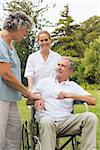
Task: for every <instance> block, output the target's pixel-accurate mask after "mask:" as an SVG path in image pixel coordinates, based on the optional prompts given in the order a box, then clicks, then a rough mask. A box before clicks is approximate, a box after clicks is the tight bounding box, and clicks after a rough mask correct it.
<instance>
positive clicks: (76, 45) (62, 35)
mask: <svg viewBox="0 0 100 150" xmlns="http://www.w3.org/2000/svg"><path fill="white" fill-rule="evenodd" d="M79 30H80V25H78V24H74V20H73V19H72V17H71V16H70V15H69V7H68V5H67V6H64V11H62V12H61V19H59V21H58V23H57V28H55V31H54V32H53V37H54V46H53V49H54V50H55V51H56V52H59V53H60V54H61V55H67V56H73V57H82V55H83V52H81V51H83V49H84V47H85V45H84V43H83V41H82V40H80V39H79V38H80V32H79Z"/></svg>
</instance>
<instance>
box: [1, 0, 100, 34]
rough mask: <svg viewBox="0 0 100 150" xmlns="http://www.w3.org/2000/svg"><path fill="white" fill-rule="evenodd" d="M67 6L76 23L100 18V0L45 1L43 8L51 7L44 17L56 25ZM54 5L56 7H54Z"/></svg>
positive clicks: (2, 0)
mask: <svg viewBox="0 0 100 150" xmlns="http://www.w3.org/2000/svg"><path fill="white" fill-rule="evenodd" d="M8 1H9V0H8ZM33 1H34V0H33ZM35 1H39V0H35ZM2 2H4V0H0V3H2ZM66 4H68V5H69V15H71V16H72V18H73V19H74V21H75V23H81V22H83V21H85V20H87V19H88V18H90V17H92V16H94V15H97V16H100V0H44V2H43V3H42V4H41V6H46V5H48V6H49V10H48V12H46V13H45V14H44V16H45V17H46V18H47V19H48V20H49V21H50V22H52V23H53V24H55V23H57V21H58V19H59V18H60V12H61V11H63V10H64V6H65V5H66ZM54 5H55V7H53V6H54ZM1 13H2V14H3V10H2V9H1ZM0 16H1V15H0ZM0 19H1V17H0ZM1 20H2V19H1ZM44 29H48V30H49V31H52V30H53V29H52V28H47V27H45V28H44Z"/></svg>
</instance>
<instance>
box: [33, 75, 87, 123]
mask: <svg viewBox="0 0 100 150" xmlns="http://www.w3.org/2000/svg"><path fill="white" fill-rule="evenodd" d="M36 89H37V90H38V91H39V92H40V94H41V95H42V97H43V99H44V101H45V108H46V111H45V110H43V111H39V112H37V114H36V115H37V116H38V117H43V116H47V117H50V118H52V119H54V120H55V121H60V120H63V119H65V118H66V116H69V115H71V112H72V110H73V99H72V98H65V99H62V100H61V99H60V100H59V99H57V95H58V94H59V92H61V91H65V92H70V93H73V94H76V95H90V94H89V93H88V92H87V91H85V90H84V89H83V88H82V87H80V86H79V85H78V84H77V83H75V82H74V81H69V80H67V81H64V82H61V83H59V82H58V81H57V80H56V79H55V78H45V79H42V80H41V81H40V82H39V83H38V84H37V86H36Z"/></svg>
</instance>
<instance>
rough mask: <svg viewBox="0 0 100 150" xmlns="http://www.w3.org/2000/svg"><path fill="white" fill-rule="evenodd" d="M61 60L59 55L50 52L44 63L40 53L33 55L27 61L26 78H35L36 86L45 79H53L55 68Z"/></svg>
mask: <svg viewBox="0 0 100 150" xmlns="http://www.w3.org/2000/svg"><path fill="white" fill-rule="evenodd" d="M60 59H61V56H60V55H59V54H58V53H55V52H53V51H52V50H50V53H49V56H48V58H47V60H46V61H44V59H43V57H42V55H41V54H40V51H37V52H35V53H32V54H31V55H30V56H29V57H28V60H27V64H26V69H25V77H28V76H33V78H34V85H33V88H34V87H35V86H36V84H37V82H38V81H39V80H40V79H42V78H44V77H53V76H54V75H55V67H56V65H57V62H58V61H59V60H60Z"/></svg>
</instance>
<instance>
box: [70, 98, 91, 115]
mask: <svg viewBox="0 0 100 150" xmlns="http://www.w3.org/2000/svg"><path fill="white" fill-rule="evenodd" d="M81 104H84V105H85V109H86V112H88V111H89V110H88V104H87V102H86V101H83V100H74V101H73V105H81Z"/></svg>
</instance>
